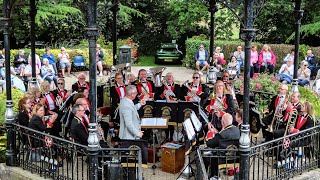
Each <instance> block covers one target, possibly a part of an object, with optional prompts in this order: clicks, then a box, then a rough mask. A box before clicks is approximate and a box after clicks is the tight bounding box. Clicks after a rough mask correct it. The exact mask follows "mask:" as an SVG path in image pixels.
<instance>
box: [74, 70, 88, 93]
mask: <svg viewBox="0 0 320 180" xmlns="http://www.w3.org/2000/svg"><path fill="white" fill-rule="evenodd" d="M86 77H87V76H86V74H84V73H81V74H79V75H78V81H77V82H76V83H74V84H73V85H72V92H74V91H78V92H79V90H80V89H90V86H89V82H87V81H86Z"/></svg>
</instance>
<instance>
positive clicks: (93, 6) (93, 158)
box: [86, 0, 99, 180]
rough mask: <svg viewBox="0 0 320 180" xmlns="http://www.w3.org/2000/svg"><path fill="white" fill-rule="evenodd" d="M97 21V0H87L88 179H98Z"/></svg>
mask: <svg viewBox="0 0 320 180" xmlns="http://www.w3.org/2000/svg"><path fill="white" fill-rule="evenodd" d="M96 21H97V0H90V1H88V28H86V30H87V33H86V37H87V39H88V41H89V61H90V65H89V70H90V71H89V79H90V89H89V94H90V97H92V98H91V102H90V104H91V106H90V123H89V137H88V152H89V172H90V174H89V179H92V180H97V179H98V152H99V139H98V130H97V123H96V115H97V113H96V112H97V81H96V78H97V67H96V41H97V38H98V36H99V34H98V29H97V27H96Z"/></svg>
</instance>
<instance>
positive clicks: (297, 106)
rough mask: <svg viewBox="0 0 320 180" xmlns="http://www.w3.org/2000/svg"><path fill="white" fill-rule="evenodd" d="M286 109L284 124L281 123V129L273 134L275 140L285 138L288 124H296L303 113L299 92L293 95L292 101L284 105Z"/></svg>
mask: <svg viewBox="0 0 320 180" xmlns="http://www.w3.org/2000/svg"><path fill="white" fill-rule="evenodd" d="M284 109H285V111H283V122H281V123H280V124H279V128H278V129H277V130H275V131H274V132H273V134H274V138H275V139H277V138H280V137H283V135H284V134H285V129H286V127H287V126H288V123H289V125H290V124H292V123H293V122H296V120H297V118H298V115H299V114H300V113H301V103H300V93H299V92H294V93H292V95H291V99H290V101H288V102H287V103H286V104H284Z"/></svg>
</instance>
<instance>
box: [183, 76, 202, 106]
mask: <svg viewBox="0 0 320 180" xmlns="http://www.w3.org/2000/svg"><path fill="white" fill-rule="evenodd" d="M188 83H189V80H187V81H186V82H184V83H183V84H182V85H183V86H185V87H186V88H188V90H190V92H188V93H187V96H189V97H191V98H192V99H193V100H194V101H196V102H200V100H201V98H200V97H199V96H198V95H197V94H195V93H193V92H192V88H191V87H190V86H189V84H188Z"/></svg>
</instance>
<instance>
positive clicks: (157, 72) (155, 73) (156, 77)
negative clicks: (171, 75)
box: [150, 66, 166, 87]
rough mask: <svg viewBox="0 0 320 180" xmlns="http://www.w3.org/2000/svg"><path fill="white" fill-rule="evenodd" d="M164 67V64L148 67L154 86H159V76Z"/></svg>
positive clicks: (160, 84)
mask: <svg viewBox="0 0 320 180" xmlns="http://www.w3.org/2000/svg"><path fill="white" fill-rule="evenodd" d="M165 69H166V67H164V66H160V67H154V68H150V71H151V73H152V75H153V82H154V86H155V87H161V86H162V83H161V76H162V72H163V71H164V70H165Z"/></svg>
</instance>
